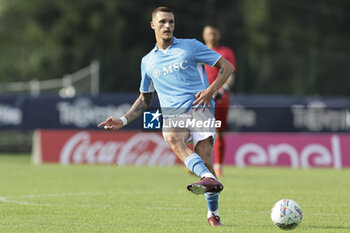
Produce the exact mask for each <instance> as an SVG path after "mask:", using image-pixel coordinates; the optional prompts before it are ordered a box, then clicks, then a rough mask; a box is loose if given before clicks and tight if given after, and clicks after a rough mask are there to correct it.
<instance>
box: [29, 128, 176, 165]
mask: <svg viewBox="0 0 350 233" xmlns="http://www.w3.org/2000/svg"><path fill="white" fill-rule="evenodd" d="M32 156H33V161H34V163H37V164H38V163H60V164H118V165H131V164H132V165H149V166H153V165H173V164H177V163H180V161H179V160H178V159H177V157H176V155H175V154H174V153H173V152H172V151H171V149H170V147H169V146H168V144H167V143H166V142H165V140H164V139H163V136H162V135H161V133H145V132H136V131H135V132H133V131H121V132H105V131H72V130H37V131H36V132H35V135H34V146H33V155H32Z"/></svg>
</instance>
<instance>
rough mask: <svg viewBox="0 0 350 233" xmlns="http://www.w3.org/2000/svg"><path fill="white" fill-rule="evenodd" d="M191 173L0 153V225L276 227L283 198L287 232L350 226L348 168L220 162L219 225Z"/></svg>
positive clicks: (41, 228) (42, 228) (56, 228)
mask: <svg viewBox="0 0 350 233" xmlns="http://www.w3.org/2000/svg"><path fill="white" fill-rule="evenodd" d="M197 180H198V179H197V178H196V177H194V176H190V175H187V174H186V173H185V170H184V167H182V166H175V167H117V166H96V165H94V166H89V165H71V166H60V165H40V166H37V165H32V164H31V163H30V157H29V156H25V155H23V156H18V155H16V156H10V155H2V156H0V232H6V233H7V232H74V233H76V232H84V233H86V232H191V233H192V232H240V233H241V232H249V233H252V232H259V233H261V232H269V233H270V232H272V233H273V232H280V231H281V230H279V229H277V228H276V227H275V226H274V225H273V224H272V222H271V219H270V210H271V208H272V206H273V204H274V203H275V202H277V201H278V200H280V199H283V198H290V199H293V200H295V201H296V202H298V203H299V205H300V206H301V208H302V210H303V212H304V219H303V221H302V223H301V225H300V226H299V227H298V228H296V229H295V230H293V231H292V232H295V233H296V232H307V233H310V232H317V233H320V232H350V208H349V207H350V185H349V184H350V170H341V171H335V170H331V169H311V170H292V169H289V168H245V169H238V168H235V167H225V169H224V177H223V178H222V179H221V181H222V183H223V184H224V186H225V188H224V191H223V192H222V193H221V195H220V215H221V218H222V222H223V224H224V225H225V226H223V227H216V228H213V227H210V226H208V223H207V221H206V212H207V210H206V203H205V200H204V197H203V196H196V195H193V194H191V193H190V192H188V191H187V190H186V188H185V187H186V184H188V183H191V182H196V181H197Z"/></svg>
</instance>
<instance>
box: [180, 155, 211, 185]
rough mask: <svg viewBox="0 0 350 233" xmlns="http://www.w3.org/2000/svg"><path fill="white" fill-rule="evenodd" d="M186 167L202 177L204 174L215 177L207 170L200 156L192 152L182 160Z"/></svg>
mask: <svg viewBox="0 0 350 233" xmlns="http://www.w3.org/2000/svg"><path fill="white" fill-rule="evenodd" d="M184 163H185V165H186V167H187V168H188V169H190V171H191V172H193V173H194V174H196V175H197V176H199V177H200V178H202V177H203V176H204V175H206V176H207V175H209V176H210V177H213V178H214V179H215V176H214V175H213V174H212V173H211V172H210V171H209V169H208V168H207V167H206V166H205V164H204V162H203V160H202V158H201V157H200V156H199V155H198V154H196V153H193V154H191V155H189V156H187V157H186V159H185V161H184Z"/></svg>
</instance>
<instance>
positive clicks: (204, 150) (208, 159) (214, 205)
mask: <svg viewBox="0 0 350 233" xmlns="http://www.w3.org/2000/svg"><path fill="white" fill-rule="evenodd" d="M195 151H196V153H197V154H199V155H200V156H201V157H202V159H203V161H204V164H205V165H206V167H207V168H208V169H209V170H210V171H211V172H212V173H213V174H215V171H214V168H213V163H212V151H213V138H212V137H209V138H207V139H205V140H202V141H199V142H198V143H197V145H196V148H195ZM204 196H205V199H206V201H207V206H208V213H207V219H208V223H209V225H211V226H220V225H222V224H221V221H220V217H219V192H206V193H205V194H204Z"/></svg>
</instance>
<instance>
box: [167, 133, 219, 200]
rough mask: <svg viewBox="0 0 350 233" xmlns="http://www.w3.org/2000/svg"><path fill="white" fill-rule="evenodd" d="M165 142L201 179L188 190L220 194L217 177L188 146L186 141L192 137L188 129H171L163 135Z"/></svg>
mask: <svg viewBox="0 0 350 233" xmlns="http://www.w3.org/2000/svg"><path fill="white" fill-rule="evenodd" d="M163 134H164V138H165V140H166V141H167V142H168V144H169V145H170V148H171V149H172V150H173V152H174V153H175V154H176V155H177V156H178V157H179V159H180V160H181V161H182V162H183V163H184V164H185V165H186V167H187V168H188V169H189V170H190V171H192V172H193V173H194V174H195V175H197V176H199V177H200V178H201V181H200V182H198V183H195V184H193V185H192V186H191V187H189V186H188V187H187V189H188V190H189V191H191V192H193V193H195V194H204V193H205V192H219V191H221V190H219V189H218V188H217V187H218V185H217V181H216V177H215V175H214V174H213V173H212V171H213V169H212V166H211V167H210V169H211V170H209V169H208V167H207V166H206V165H205V163H204V162H203V159H202V157H201V156H199V155H198V154H197V153H195V152H193V151H192V150H191V149H189V148H188V147H187V146H186V141H187V139H189V137H190V133H189V130H188V129H184V128H171V129H168V130H167V131H166V132H164V133H163Z"/></svg>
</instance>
